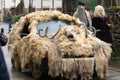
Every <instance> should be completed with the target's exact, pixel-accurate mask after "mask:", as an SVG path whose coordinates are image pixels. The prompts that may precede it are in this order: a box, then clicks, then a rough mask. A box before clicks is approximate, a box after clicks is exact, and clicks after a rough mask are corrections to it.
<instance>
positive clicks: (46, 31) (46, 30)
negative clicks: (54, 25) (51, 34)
mask: <svg viewBox="0 0 120 80" xmlns="http://www.w3.org/2000/svg"><path fill="white" fill-rule="evenodd" d="M40 31H42V30H41V29H39V30H38V33H39V36H40V37H46V36H47V33H48V27H46V29H45V35H43V36H41V34H40Z"/></svg>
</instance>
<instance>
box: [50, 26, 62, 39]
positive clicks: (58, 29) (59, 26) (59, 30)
mask: <svg viewBox="0 0 120 80" xmlns="http://www.w3.org/2000/svg"><path fill="white" fill-rule="evenodd" d="M60 30H61V26H59V29H58V31H57V32H56V33H55V34H54V35H53V36H52V37H51V38H50V39H53V38H54V37H55V36H56V35H57V34H58V33H59V32H60Z"/></svg>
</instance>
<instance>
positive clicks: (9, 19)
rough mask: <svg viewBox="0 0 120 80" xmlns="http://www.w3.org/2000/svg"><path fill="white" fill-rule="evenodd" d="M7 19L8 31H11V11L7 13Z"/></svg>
mask: <svg viewBox="0 0 120 80" xmlns="http://www.w3.org/2000/svg"><path fill="white" fill-rule="evenodd" d="M7 21H8V29H9V30H8V33H9V32H10V31H11V28H12V14H11V11H9V12H8V14H7Z"/></svg>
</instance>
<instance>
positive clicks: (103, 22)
mask: <svg viewBox="0 0 120 80" xmlns="http://www.w3.org/2000/svg"><path fill="white" fill-rule="evenodd" d="M111 25H112V24H110V23H109V20H108V16H107V15H106V13H105V9H104V7H103V6H101V5H97V6H96V7H95V10H94V17H93V18H92V26H93V27H95V28H96V29H98V30H100V31H98V32H97V34H96V37H98V38H99V39H101V40H103V41H105V42H107V43H111V44H112V37H111V34H110V28H111Z"/></svg>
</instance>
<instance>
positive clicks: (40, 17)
mask: <svg viewBox="0 0 120 80" xmlns="http://www.w3.org/2000/svg"><path fill="white" fill-rule="evenodd" d="M50 20H61V21H65V22H69V23H71V24H69V25H66V26H64V27H62V28H61V30H60V31H59V32H58V34H57V35H56V36H55V37H53V38H52V39H51V36H53V34H50V35H48V36H45V37H41V36H39V35H38V31H37V30H36V27H37V26H38V25H39V24H41V23H44V22H48V21H50ZM27 23H28V24H29V25H27V26H25V24H27ZM78 24H81V25H79V26H78ZM26 27H28V32H29V33H28V34H27V35H26V36H24V37H21V33H22V31H23V29H24V28H26ZM55 27H56V26H55ZM86 35H87V37H86ZM8 50H9V52H10V53H11V58H13V59H14V61H15V64H14V65H15V67H16V68H21V69H24V68H25V66H26V65H30V64H31V62H32V63H35V64H39V65H41V61H42V59H43V58H45V57H47V58H48V67H49V72H48V74H49V75H50V76H52V77H56V76H59V75H62V76H64V77H66V78H68V79H73V78H76V76H81V79H91V76H92V74H93V72H92V71H93V65H95V70H96V72H97V75H98V76H99V77H100V78H101V79H103V78H105V77H108V60H109V58H110V56H111V52H112V49H111V46H110V44H109V43H106V42H103V41H101V40H99V39H98V38H96V37H94V36H92V32H91V31H89V30H87V32H86V30H85V27H84V25H83V23H82V22H80V21H77V19H76V18H75V17H72V16H70V15H68V14H63V13H61V12H59V11H37V12H32V13H30V14H27V15H25V16H24V17H21V18H20V20H19V21H18V22H16V24H14V25H13V27H12V30H11V32H10V35H9V40H8ZM66 55H67V56H66ZM91 56H92V57H94V59H93V58H90V57H91ZM65 57H66V58H67V57H69V58H70V59H62V58H65ZM76 57H77V58H78V59H75V58H76ZM17 62H18V63H17ZM77 63H78V64H79V65H78V64H77ZM93 63H95V64H93ZM84 66H85V67H84ZM75 68H76V69H77V68H78V69H79V72H77V73H76V69H75ZM82 70H83V71H82ZM84 73H85V74H87V75H86V76H85V75H84ZM70 76H71V77H70Z"/></svg>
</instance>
